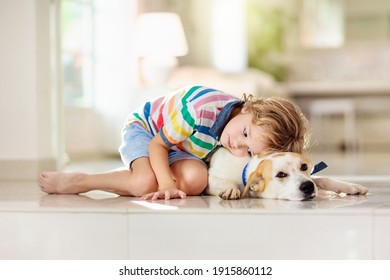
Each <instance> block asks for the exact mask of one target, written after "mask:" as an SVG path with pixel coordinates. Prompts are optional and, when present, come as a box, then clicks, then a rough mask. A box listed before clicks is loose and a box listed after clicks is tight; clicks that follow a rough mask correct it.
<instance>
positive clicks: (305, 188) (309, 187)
mask: <svg viewBox="0 0 390 280" xmlns="http://www.w3.org/2000/svg"><path fill="white" fill-rule="evenodd" d="M299 190H300V191H301V192H303V193H304V194H305V196H310V195H312V194H313V193H314V183H313V182H312V181H305V182H303V183H302V184H301V185H300V186H299Z"/></svg>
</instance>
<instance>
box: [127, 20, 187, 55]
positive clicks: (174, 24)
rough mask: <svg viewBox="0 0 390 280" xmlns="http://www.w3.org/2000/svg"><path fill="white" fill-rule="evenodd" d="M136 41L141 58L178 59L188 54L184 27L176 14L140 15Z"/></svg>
mask: <svg viewBox="0 0 390 280" xmlns="http://www.w3.org/2000/svg"><path fill="white" fill-rule="evenodd" d="M135 39H136V52H137V55H138V56H140V57H151V56H153V57H177V56H184V55H186V54H187V53H188V45H187V40H186V37H185V34H184V29H183V25H182V23H181V20H180V17H179V16H178V15H177V14H174V13H144V14H141V15H139V16H138V18H137V23H136V34H135Z"/></svg>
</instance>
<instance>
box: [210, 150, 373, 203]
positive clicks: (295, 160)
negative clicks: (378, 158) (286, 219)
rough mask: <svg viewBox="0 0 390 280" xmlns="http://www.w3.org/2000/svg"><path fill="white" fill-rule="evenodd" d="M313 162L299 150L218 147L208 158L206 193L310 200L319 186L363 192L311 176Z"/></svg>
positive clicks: (333, 180)
mask: <svg viewBox="0 0 390 280" xmlns="http://www.w3.org/2000/svg"><path fill="white" fill-rule="evenodd" d="M312 169H313V164H312V163H311V161H310V160H309V159H308V158H307V157H306V156H304V155H302V154H297V153H291V152H275V153H269V154H264V155H259V156H253V157H249V156H248V157H236V156H234V155H232V154H231V153H230V152H229V151H228V150H227V149H225V148H223V147H221V148H219V149H218V150H217V151H216V152H215V153H214V154H213V155H212V156H211V159H210V166H209V171H208V172H209V179H208V187H207V188H206V193H207V194H209V195H218V196H220V197H221V198H222V199H226V200H231V199H239V198H243V197H245V196H247V195H248V194H249V196H250V197H257V198H272V199H285V200H297V201H303V200H310V199H313V198H315V197H316V196H317V194H318V191H319V190H327V191H333V192H336V193H345V194H366V193H367V191H368V190H367V188H365V187H363V186H361V185H358V184H354V183H348V182H343V181H338V180H335V179H331V178H321V177H314V176H312V175H311V174H312Z"/></svg>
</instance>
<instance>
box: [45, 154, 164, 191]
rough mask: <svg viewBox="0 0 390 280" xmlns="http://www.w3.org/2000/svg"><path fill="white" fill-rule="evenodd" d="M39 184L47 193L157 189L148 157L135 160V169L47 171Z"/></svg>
mask: <svg viewBox="0 0 390 280" xmlns="http://www.w3.org/2000/svg"><path fill="white" fill-rule="evenodd" d="M38 184H39V186H40V187H41V189H42V190H43V191H44V192H47V193H51V194H78V193H83V192H88V191H91V190H102V191H109V192H113V193H116V194H119V195H129V196H142V195H144V194H146V193H150V192H154V191H156V190H157V182H156V179H155V175H154V173H153V170H152V168H151V166H150V163H149V158H147V157H141V158H138V159H136V160H134V161H133V163H132V165H131V169H123V170H114V171H110V172H107V173H98V174H86V173H60V172H43V173H42V174H41V175H40V176H39V178H38Z"/></svg>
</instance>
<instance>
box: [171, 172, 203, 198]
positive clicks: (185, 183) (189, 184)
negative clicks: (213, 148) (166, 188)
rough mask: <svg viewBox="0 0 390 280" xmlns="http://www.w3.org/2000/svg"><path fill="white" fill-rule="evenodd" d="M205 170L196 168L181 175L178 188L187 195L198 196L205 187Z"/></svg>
mask: <svg viewBox="0 0 390 280" xmlns="http://www.w3.org/2000/svg"><path fill="white" fill-rule="evenodd" d="M207 176H208V174H207V169H206V168H197V169H192V170H188V172H184V173H183V174H181V177H180V179H179V180H178V187H179V189H181V190H182V191H184V192H185V193H186V194H187V195H200V194H201V193H202V192H203V191H204V190H205V188H206V187H207V178H208V177H207Z"/></svg>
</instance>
